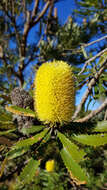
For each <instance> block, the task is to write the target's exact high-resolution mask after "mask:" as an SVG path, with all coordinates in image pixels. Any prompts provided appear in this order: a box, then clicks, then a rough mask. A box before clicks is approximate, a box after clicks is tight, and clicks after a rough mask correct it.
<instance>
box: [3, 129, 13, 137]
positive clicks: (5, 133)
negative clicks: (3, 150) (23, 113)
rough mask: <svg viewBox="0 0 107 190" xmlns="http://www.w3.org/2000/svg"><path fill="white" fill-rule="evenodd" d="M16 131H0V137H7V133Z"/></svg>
mask: <svg viewBox="0 0 107 190" xmlns="http://www.w3.org/2000/svg"><path fill="white" fill-rule="evenodd" d="M15 130H16V129H10V130H7V131H1V132H0V136H2V135H7V134H9V133H12V132H13V131H15Z"/></svg>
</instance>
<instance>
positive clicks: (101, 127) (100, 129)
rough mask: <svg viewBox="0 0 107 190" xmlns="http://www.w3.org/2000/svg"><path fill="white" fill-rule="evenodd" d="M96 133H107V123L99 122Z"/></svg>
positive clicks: (95, 129)
mask: <svg viewBox="0 0 107 190" xmlns="http://www.w3.org/2000/svg"><path fill="white" fill-rule="evenodd" d="M94 131H96V132H106V131H107V121H100V122H98V124H97V126H96V127H95V128H94Z"/></svg>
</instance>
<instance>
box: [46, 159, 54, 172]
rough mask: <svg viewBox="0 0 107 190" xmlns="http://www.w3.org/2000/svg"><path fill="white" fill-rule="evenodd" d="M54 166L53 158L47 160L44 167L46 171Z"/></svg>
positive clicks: (52, 169) (50, 170)
mask: <svg viewBox="0 0 107 190" xmlns="http://www.w3.org/2000/svg"><path fill="white" fill-rule="evenodd" d="M54 167H55V162H54V160H48V161H47V162H46V164H45V168H46V170H47V171H48V172H53V171H54Z"/></svg>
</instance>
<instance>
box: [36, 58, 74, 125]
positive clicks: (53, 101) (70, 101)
mask: <svg viewBox="0 0 107 190" xmlns="http://www.w3.org/2000/svg"><path fill="white" fill-rule="evenodd" d="M34 85H35V90H34V108H35V111H36V113H37V116H38V118H39V119H40V120H41V121H42V122H44V123H56V122H58V123H60V124H63V123H65V122H70V121H71V117H72V115H73V112H74V105H75V89H74V80H73V73H72V68H71V66H70V65H68V64H67V63H66V62H64V61H53V62H47V63H44V64H42V65H41V66H40V67H39V69H38V71H37V73H36V76H35V81H34Z"/></svg>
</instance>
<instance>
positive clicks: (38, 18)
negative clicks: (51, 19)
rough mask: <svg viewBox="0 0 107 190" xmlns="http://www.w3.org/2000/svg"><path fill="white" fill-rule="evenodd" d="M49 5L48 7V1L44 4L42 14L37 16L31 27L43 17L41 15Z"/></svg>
mask: <svg viewBox="0 0 107 190" xmlns="http://www.w3.org/2000/svg"><path fill="white" fill-rule="evenodd" d="M49 5H50V1H48V2H47V3H46V5H45V6H44V8H43V10H42V12H41V13H40V14H39V16H38V17H37V18H36V20H35V21H34V22H33V23H32V26H34V25H35V24H37V23H38V22H39V21H40V19H41V18H42V17H43V15H44V14H45V13H46V11H47V9H48V8H49Z"/></svg>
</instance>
